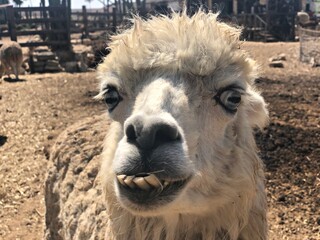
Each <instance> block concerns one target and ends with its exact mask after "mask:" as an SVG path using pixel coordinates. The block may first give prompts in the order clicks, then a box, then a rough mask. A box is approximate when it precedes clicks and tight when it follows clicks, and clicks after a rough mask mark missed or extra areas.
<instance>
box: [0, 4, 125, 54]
mask: <svg viewBox="0 0 320 240" xmlns="http://www.w3.org/2000/svg"><path fill="white" fill-rule="evenodd" d="M68 2H69V4H67V5H66V6H49V7H45V6H40V7H17V8H16V7H13V6H12V5H2V6H0V11H1V12H0V15H1V17H0V39H1V38H2V37H10V39H11V40H12V41H17V40H18V39H17V38H18V37H19V36H29V40H28V41H26V42H21V41H18V42H19V43H20V45H21V46H23V47H35V46H50V47H56V48H59V47H62V48H63V47H64V46H69V45H70V42H71V34H72V33H81V34H82V35H83V36H84V37H87V36H88V35H89V33H90V32H94V31H98V30H101V31H102V30H103V31H109V30H110V31H116V27H117V25H119V24H120V21H122V19H123V15H122V14H121V13H118V12H117V9H116V8H115V7H113V8H112V7H111V9H112V10H111V11H107V12H106V11H104V12H88V11H87V10H86V8H85V7H83V8H82V11H80V12H71V8H70V7H68V6H70V0H68ZM35 36H39V37H40V39H39V37H38V38H36V39H35ZM0 45H1V42H0Z"/></svg>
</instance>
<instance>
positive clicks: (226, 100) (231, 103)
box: [214, 89, 241, 113]
mask: <svg viewBox="0 0 320 240" xmlns="http://www.w3.org/2000/svg"><path fill="white" fill-rule="evenodd" d="M214 99H215V100H216V101H217V102H218V103H219V104H221V105H222V106H223V107H224V108H225V109H226V110H227V111H229V112H231V113H235V112H236V111H237V110H238V107H239V105H240V103H241V93H240V92H239V91H237V90H234V89H229V90H224V91H222V92H221V93H219V94H217V95H216V96H215V97H214Z"/></svg>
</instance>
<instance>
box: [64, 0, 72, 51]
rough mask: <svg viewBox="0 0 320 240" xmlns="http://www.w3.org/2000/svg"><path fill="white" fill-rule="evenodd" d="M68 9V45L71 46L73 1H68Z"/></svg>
mask: <svg viewBox="0 0 320 240" xmlns="http://www.w3.org/2000/svg"><path fill="white" fill-rule="evenodd" d="M64 6H65V7H66V20H67V41H68V45H69V46H70V44H71V29H70V28H71V0H67V6H66V5H64Z"/></svg>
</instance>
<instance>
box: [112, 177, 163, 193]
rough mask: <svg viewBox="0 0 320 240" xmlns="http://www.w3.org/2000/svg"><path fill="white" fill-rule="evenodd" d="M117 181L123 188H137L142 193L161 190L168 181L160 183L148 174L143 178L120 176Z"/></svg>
mask: <svg viewBox="0 0 320 240" xmlns="http://www.w3.org/2000/svg"><path fill="white" fill-rule="evenodd" d="M117 179H118V181H119V183H120V184H121V185H123V186H128V187H130V188H131V189H136V188H138V189H142V190H144V191H149V190H151V189H158V188H160V189H161V190H162V189H163V188H164V187H166V186H168V185H169V182H168V181H161V180H159V179H158V178H157V176H156V175H154V174H149V175H147V176H145V177H136V176H127V175H124V174H121V175H118V176H117Z"/></svg>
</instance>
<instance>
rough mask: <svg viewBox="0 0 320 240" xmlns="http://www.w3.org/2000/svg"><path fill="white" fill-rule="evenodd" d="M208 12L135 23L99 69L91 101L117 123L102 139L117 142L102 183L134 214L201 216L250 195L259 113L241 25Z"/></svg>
mask: <svg viewBox="0 0 320 240" xmlns="http://www.w3.org/2000/svg"><path fill="white" fill-rule="evenodd" d="M216 18H217V15H214V14H205V13H199V14H196V15H195V16H194V17H192V18H189V17H187V16H186V15H183V14H182V15H179V14H175V15H174V16H173V17H172V18H166V17H160V18H155V19H151V20H148V21H143V20H137V21H136V22H135V25H134V27H133V28H132V29H130V30H128V31H125V32H124V33H123V34H120V35H118V36H116V37H114V38H113V41H112V42H111V45H110V47H111V53H110V54H109V55H108V56H107V57H106V59H105V60H104V62H103V63H102V64H101V65H100V66H99V69H98V77H99V78H100V79H101V80H102V85H101V92H100V94H99V95H98V97H100V98H103V99H104V100H105V102H106V104H107V106H108V109H109V112H110V116H111V118H113V119H114V120H115V121H116V122H118V123H120V124H116V125H117V128H118V130H117V131H114V132H116V133H117V134H115V135H112V134H111V133H110V134H109V137H108V140H109V141H114V142H117V144H112V143H108V142H106V148H105V153H104V158H105V159H104V167H105V169H103V170H102V172H104V173H105V179H106V182H107V185H106V189H108V192H109V193H110V194H113V191H111V190H110V189H111V185H112V187H114V189H115V194H116V197H117V199H118V202H120V203H121V205H122V207H124V208H126V209H128V210H129V211H130V212H132V213H134V214H139V215H144V216H159V215H164V214H166V215H168V214H170V213H192V214H208V212H210V211H215V210H216V209H217V208H219V207H220V206H222V205H225V206H226V205H228V204H230V205H232V204H233V203H235V201H236V200H238V199H241V196H242V194H244V193H245V192H247V194H246V195H247V196H248V195H250V194H254V192H255V189H256V185H257V184H256V182H257V180H256V179H257V175H258V173H257V172H258V169H260V168H261V166H258V165H259V161H257V156H256V155H255V145H254V140H253V135H252V127H253V126H259V127H261V126H263V124H264V123H265V121H266V119H267V111H266V108H265V103H264V101H263V99H262V97H261V96H260V95H259V94H258V93H256V92H255V91H254V90H253V87H252V84H253V78H254V76H255V63H254V62H253V61H252V60H250V59H249V58H248V57H247V56H246V55H245V54H244V53H243V52H242V51H241V50H239V42H238V38H239V34H240V31H239V30H237V29H235V28H232V27H230V26H227V25H226V24H223V23H220V22H218V21H217V19H216ZM111 132H113V131H111ZM110 136H111V137H110ZM111 166H112V171H111V172H110V170H109V169H110V167H111ZM260 177H261V175H260ZM111 178H112V180H111ZM261 178H262V177H261ZM111 182H112V184H111ZM113 185H114V186H113ZM244 195H245V194H244ZM243 201H244V202H246V199H243Z"/></svg>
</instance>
